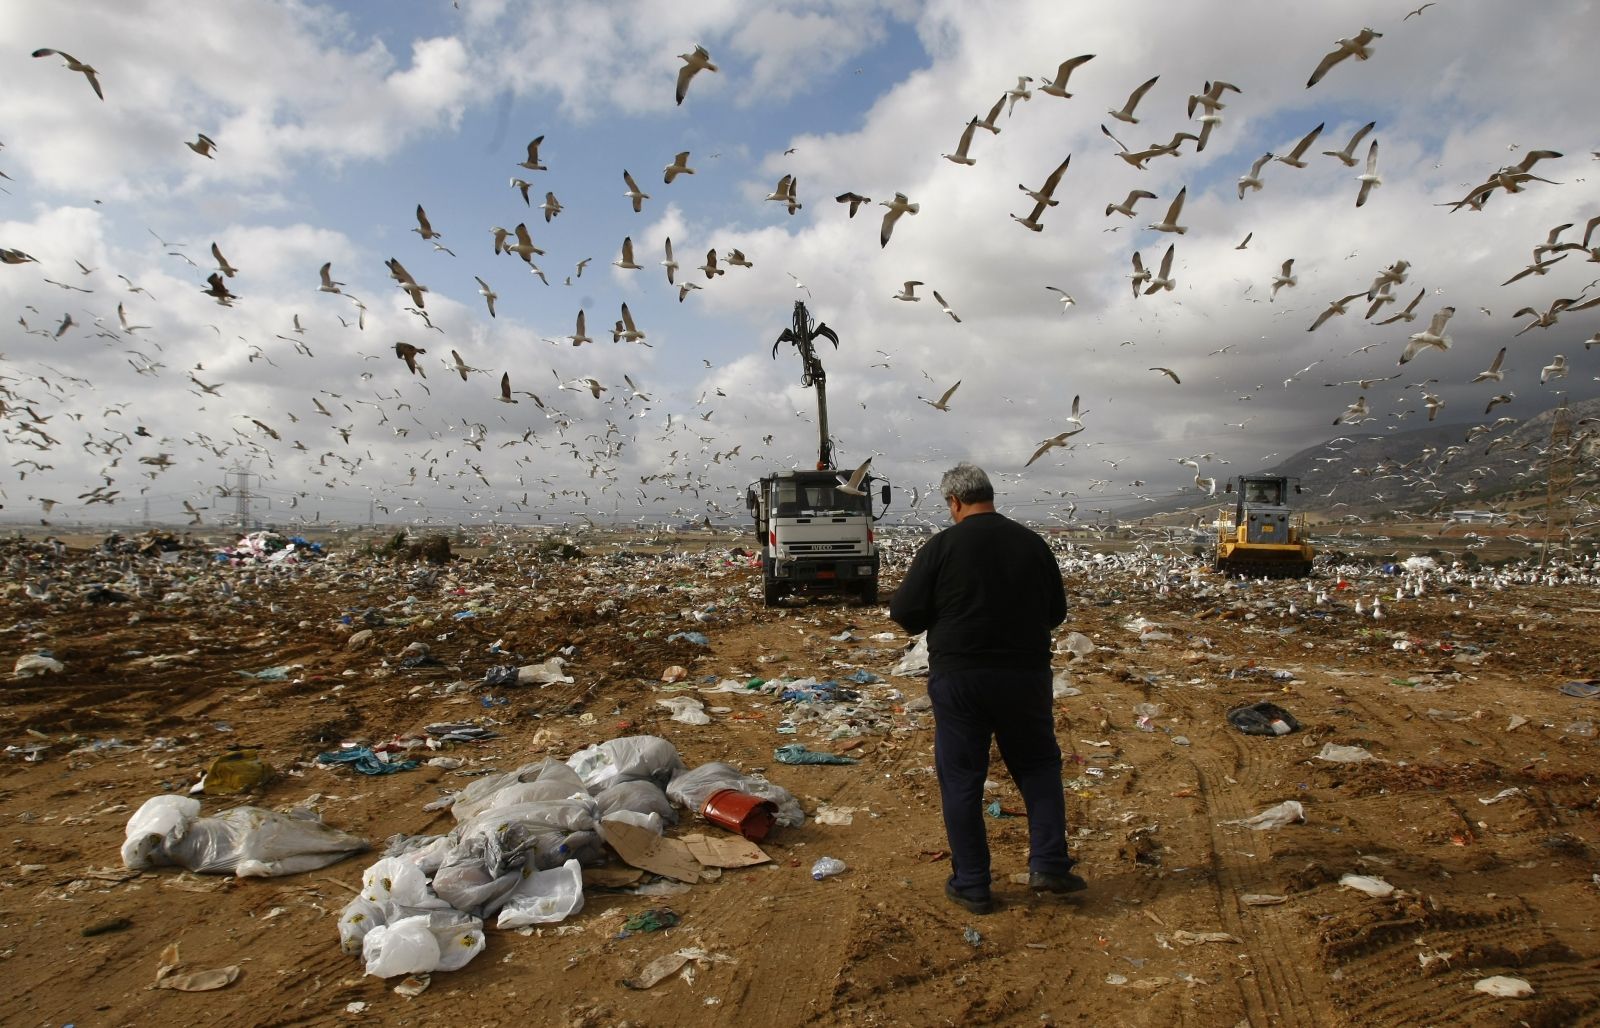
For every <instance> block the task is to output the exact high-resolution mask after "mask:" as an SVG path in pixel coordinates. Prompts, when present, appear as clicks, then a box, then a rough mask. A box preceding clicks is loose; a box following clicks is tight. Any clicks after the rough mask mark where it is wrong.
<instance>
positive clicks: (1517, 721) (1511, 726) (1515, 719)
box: [1506, 714, 1528, 732]
mask: <svg viewBox="0 0 1600 1028" xmlns="http://www.w3.org/2000/svg"><path fill="white" fill-rule="evenodd" d="M1527 723H1528V719H1527V718H1525V717H1523V716H1522V715H1521V714H1512V715H1511V719H1510V720H1509V721H1507V722H1506V731H1508V732H1515V731H1516V730H1517V729H1519V728H1521V727H1522V726H1523V725H1525V724H1527Z"/></svg>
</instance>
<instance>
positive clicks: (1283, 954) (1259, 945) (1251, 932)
mask: <svg viewBox="0 0 1600 1028" xmlns="http://www.w3.org/2000/svg"><path fill="white" fill-rule="evenodd" d="M1225 738H1226V739H1227V743H1226V746H1225V747H1219V750H1223V749H1225V750H1228V751H1231V753H1232V756H1233V761H1232V767H1231V768H1229V769H1227V770H1224V769H1223V768H1222V767H1221V766H1219V765H1218V764H1217V762H1216V761H1215V760H1206V759H1205V758H1203V757H1202V758H1201V759H1197V760H1196V761H1195V762H1194V765H1193V766H1194V770H1195V773H1196V775H1197V777H1198V781H1199V790H1200V793H1201V796H1202V798H1203V800H1204V804H1205V813H1204V817H1205V818H1206V822H1207V831H1208V832H1209V834H1210V838H1211V853H1212V856H1211V869H1212V883H1211V884H1212V888H1213V890H1214V893H1215V904H1216V913H1217V916H1218V919H1219V920H1220V922H1221V924H1222V927H1223V930H1224V931H1226V932H1228V933H1230V934H1232V935H1233V936H1234V937H1235V938H1238V939H1241V940H1243V946H1244V949H1245V951H1246V953H1248V955H1249V967H1250V968H1251V970H1252V971H1253V972H1254V973H1253V974H1250V975H1248V976H1241V977H1237V978H1236V979H1235V985H1236V987H1237V989H1238V993H1239V998H1240V1000H1241V1002H1242V1003H1243V1005H1244V1009H1245V1014H1246V1017H1247V1018H1248V1019H1249V1021H1250V1023H1251V1024H1267V1023H1271V1024H1276V1025H1284V1026H1294V1025H1305V1026H1308V1028H1314V1026H1316V1025H1317V1024H1318V1018H1317V1011H1318V1010H1321V1009H1326V1006H1327V997H1326V996H1325V995H1324V994H1322V993H1321V991H1320V990H1316V989H1315V988H1314V986H1312V985H1311V984H1310V982H1309V981H1308V979H1310V978H1311V977H1312V976H1309V975H1305V974H1303V973H1302V971H1303V969H1304V967H1305V965H1306V959H1305V957H1306V956H1307V954H1305V953H1304V940H1303V937H1301V936H1300V935H1299V933H1297V932H1296V933H1291V932H1290V931H1288V930H1286V928H1285V926H1284V925H1283V924H1282V923H1281V922H1280V921H1279V920H1278V919H1276V918H1271V919H1266V918H1263V919H1253V920H1252V921H1251V922H1250V923H1249V924H1246V923H1245V920H1244V917H1243V916H1242V913H1241V909H1242V908H1241V906H1240V903H1239V900H1238V897H1239V896H1240V895H1241V894H1244V893H1249V892H1268V891H1272V890H1271V889H1269V888H1268V887H1267V885H1266V882H1267V881H1268V879H1269V872H1268V868H1269V867H1270V861H1271V853H1270V850H1271V848H1272V845H1273V841H1272V839H1271V838H1270V835H1269V834H1268V833H1264V832H1252V831H1250V830H1248V829H1244V828H1237V827H1235V828H1225V827H1223V826H1221V825H1220V824H1219V822H1221V821H1230V820H1240V819H1243V818H1246V817H1249V816H1251V815H1252V814H1254V813H1256V811H1254V810H1251V809H1247V808H1246V806H1245V797H1246V796H1247V795H1251V794H1253V793H1255V792H1256V791H1258V790H1259V789H1260V788H1262V787H1263V786H1264V785H1265V779H1266V776H1267V774H1268V773H1269V770H1270V769H1269V766H1268V765H1267V763H1266V761H1265V759H1264V758H1263V756H1262V755H1261V752H1260V747H1261V746H1262V745H1267V746H1270V745H1272V740H1261V741H1260V743H1259V744H1258V745H1252V743H1255V742H1256V740H1251V739H1244V740H1240V739H1236V738H1234V737H1232V736H1227V737H1225ZM1218 755H1219V756H1220V755H1221V754H1220V753H1219V754H1218ZM1230 778H1231V779H1232V782H1230V781H1229V779H1230Z"/></svg>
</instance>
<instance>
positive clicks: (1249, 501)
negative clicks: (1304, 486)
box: [1230, 475, 1300, 543]
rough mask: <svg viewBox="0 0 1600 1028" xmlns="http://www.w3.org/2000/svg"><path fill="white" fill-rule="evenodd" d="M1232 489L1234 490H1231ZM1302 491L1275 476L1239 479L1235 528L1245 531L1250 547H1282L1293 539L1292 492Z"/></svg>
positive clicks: (1280, 477) (1288, 481) (1298, 486)
mask: <svg viewBox="0 0 1600 1028" xmlns="http://www.w3.org/2000/svg"><path fill="white" fill-rule="evenodd" d="M1230 488H1231V486H1230ZM1290 489H1293V490H1294V491H1295V492H1299V491H1300V485H1299V483H1298V482H1294V483H1293V484H1291V480H1290V479H1288V478H1285V477H1282V476H1275V475H1255V476H1245V477H1241V478H1240V479H1239V487H1238V493H1239V499H1238V502H1237V504H1236V505H1235V511H1234V524H1236V525H1239V526H1241V527H1243V528H1244V530H1245V531H1244V541H1245V542H1249V543H1282V542H1286V541H1288V539H1289V537H1290V520H1291V511H1290V509H1289V508H1290V503H1289V491H1290Z"/></svg>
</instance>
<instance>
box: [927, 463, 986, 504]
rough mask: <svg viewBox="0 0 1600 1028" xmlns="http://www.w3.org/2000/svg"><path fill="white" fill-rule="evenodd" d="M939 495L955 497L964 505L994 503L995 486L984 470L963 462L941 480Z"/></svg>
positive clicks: (946, 473)
mask: <svg viewBox="0 0 1600 1028" xmlns="http://www.w3.org/2000/svg"><path fill="white" fill-rule="evenodd" d="M939 495H941V496H943V497H946V498H949V497H951V496H954V497H955V498H956V499H958V500H960V501H961V502H962V503H993V502H994V486H993V485H992V484H991V483H990V482H989V476H988V475H987V474H985V473H984V470H983V469H982V468H980V467H978V466H977V465H975V464H968V463H966V462H965V461H963V462H962V463H960V464H957V465H956V466H955V467H953V468H951V469H950V470H949V471H946V472H945V473H944V477H943V478H941V479H940V480H939Z"/></svg>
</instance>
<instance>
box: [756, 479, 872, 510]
mask: <svg viewBox="0 0 1600 1028" xmlns="http://www.w3.org/2000/svg"><path fill="white" fill-rule="evenodd" d="M772 495H773V507H774V509H775V510H776V511H777V513H778V517H780V518H795V517H812V516H815V515H821V514H866V513H870V511H869V510H868V509H867V497H866V496H852V495H851V494H849V493H844V492H840V491H839V490H838V489H837V488H835V487H834V485H833V484H831V483H829V482H795V481H784V482H778V483H776V484H774V485H773V487H772Z"/></svg>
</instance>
